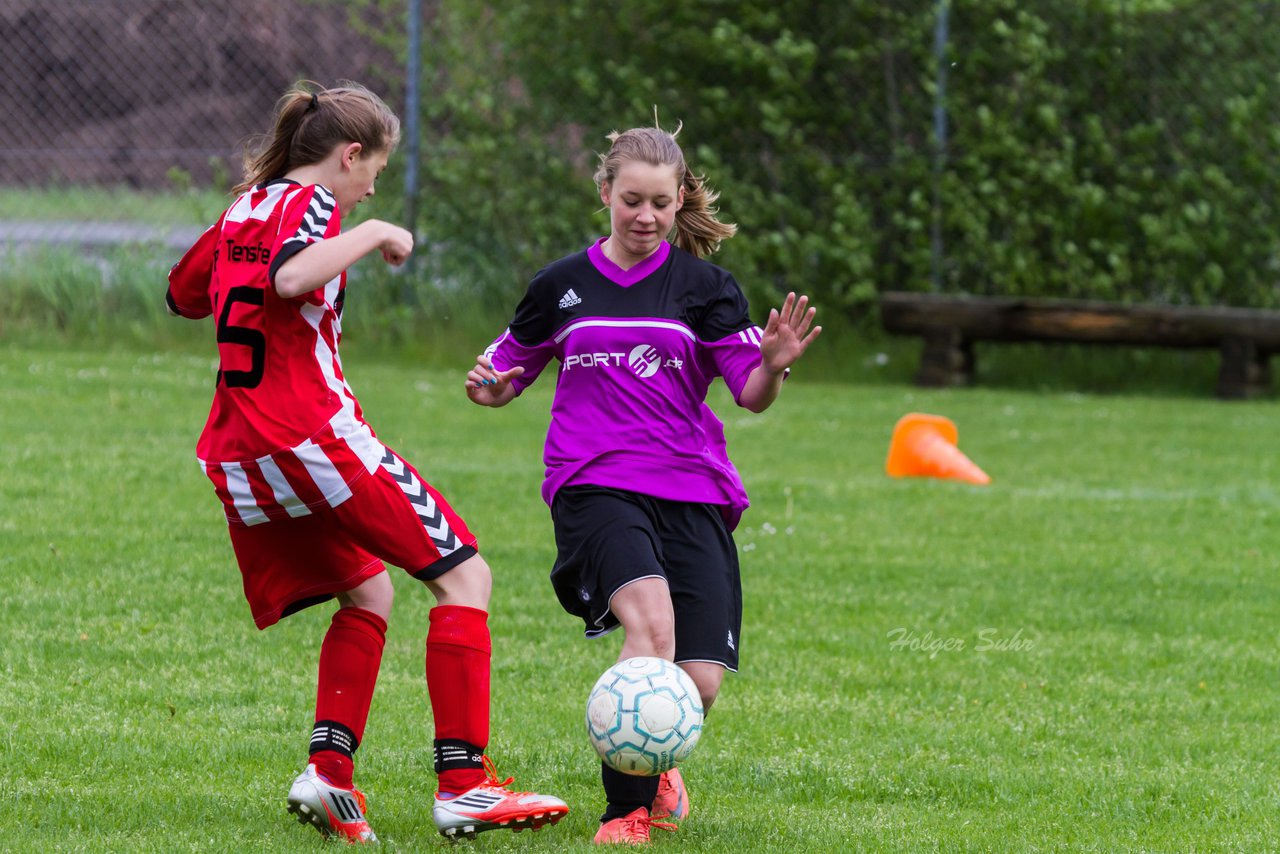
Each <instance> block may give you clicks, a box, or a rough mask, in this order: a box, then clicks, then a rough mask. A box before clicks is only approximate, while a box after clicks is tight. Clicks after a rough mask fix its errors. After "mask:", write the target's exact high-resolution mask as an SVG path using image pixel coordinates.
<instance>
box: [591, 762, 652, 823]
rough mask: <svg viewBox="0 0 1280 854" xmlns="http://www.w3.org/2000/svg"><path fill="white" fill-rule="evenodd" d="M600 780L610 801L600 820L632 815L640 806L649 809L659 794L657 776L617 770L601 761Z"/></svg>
mask: <svg viewBox="0 0 1280 854" xmlns="http://www.w3.org/2000/svg"><path fill="white" fill-rule="evenodd" d="M600 780H601V782H603V783H604V796H605V798H606V799H607V800H608V801H609V806H607V807H606V808H605V811H604V815H602V816H601V817H600V821H602V822H605V821H612V820H613V819H615V818H622V817H623V816H626V815H630V814H631V813H633V812H635V811H636V810H637V809H639V808H640V807H644V808H645V810H646V811H647V810H648V809H649V808H650V807H652V806H653V799H654V798H656V797H657V796H658V778H657V777H636V776H633V775H631V774H623V773H622V772H621V771H615V770H613V769H612V768H610V767H609V766H608V765H605V764H604V763H603V762H601V763H600Z"/></svg>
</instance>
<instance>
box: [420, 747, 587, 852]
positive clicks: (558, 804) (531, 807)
mask: <svg viewBox="0 0 1280 854" xmlns="http://www.w3.org/2000/svg"><path fill="white" fill-rule="evenodd" d="M484 770H485V773H486V774H488V779H487V780H485V781H484V782H483V783H481V784H480V785H478V786H475V787H474V788H471V789H468V790H467V791H465V792H463V793H462V794H460V795H458V796H457V797H454V798H442V797H440V796H439V795H438V794H437V795H436V800H435V805H434V806H433V807H432V808H431V818H432V820H433V821H435V823H436V829H437V830H439V831H440V833H441V834H442V835H443V836H445V837H446V838H448V839H457V838H458V837H465V838H467V839H475V838H476V834H477V833H482V832H484V831H486V830H514V831H516V832H519V831H521V830H524V829H525V828H528V829H530V830H537V829H538V828H540V827H542V826H543V825H547V824H555V823H556V822H557V821H559V820H560V819H562V818H564V817H565V816H566V815H568V813H569V806H568V805H567V804H566V803H565V802H564V801H562V800H560V799H559V798H553V797H551V796H550V795H539V794H537V793H536V792H513V791H511V790H510V789H508V788H507V786H508V785H510V784H511V781H512V780H513V779H514V778H512V777H508V778H507V779H506V780H501V781H500V780H499V779H498V775H497V773H496V772H495V771H494V768H493V763H492V762H490V761H489V757H488V756H486V757H485V758H484Z"/></svg>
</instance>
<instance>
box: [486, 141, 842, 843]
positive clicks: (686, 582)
mask: <svg viewBox="0 0 1280 854" xmlns="http://www.w3.org/2000/svg"><path fill="white" fill-rule="evenodd" d="M678 132H679V131H678V130H677V133H678ZM610 140H611V141H612V146H611V148H610V150H609V152H608V153H607V154H605V155H603V156H602V157H601V159H600V167H599V169H598V170H597V171H596V175H595V180H596V185H597V188H598V190H599V193H600V199H601V201H603V202H604V204H605V206H606V207H608V209H609V219H610V233H609V235H608V236H607V237H604V238H601V239H600V240H598V241H597V242H596V243H595V244H594V245H592V246H590V247H588V248H587V249H585V250H583V251H582V252H578V253H575V254H574V255H570V256H568V257H566V258H562V259H560V260H558V261H555V262H553V263H552V264H550V265H548V266H547V267H546V268H544V269H543V270H542V271H541V272H539V273H538V275H537V276H535V277H534V279H533V281H532V282H531V283H530V285H529V288H528V291H527V292H526V294H525V296H524V298H523V299H522V300H521V302H520V304H519V306H518V307H517V308H516V312H515V316H514V317H513V319H512V321H511V324H510V326H509V327H508V328H507V329H506V330H505V331H504V332H503V334H502V335H500V336H499V337H498V339H497V340H496V341H495V342H494V343H493V344H492V345H491V346H490V347H489V348H488V349H487V350H486V351H485V353H484V354H483V355H482V356H480V357H479V358H478V359H477V362H476V366H475V367H474V368H472V369H471V371H470V372H469V373H468V374H467V382H466V389H467V396H468V397H470V398H471V400H472V401H473V402H475V403H478V404H480V405H482V406H494V407H497V406H505V405H506V404H507V403H510V402H511V400H512V399H514V398H515V397H516V396H517V395H519V394H520V393H521V392H522V391H523V390H524V389H525V388H526V387H527V386H528V385H529V384H530V383H532V382H533V381H534V380H535V379H536V378H537V376H538V375H539V373H541V371H542V370H543V368H545V367H546V365H547V364H548V363H549V362H550V360H551V359H552V357H554V358H556V359H557V360H558V362H559V364H560V368H559V376H558V378H557V380H556V394H555V400H554V402H553V403H552V407H551V423H550V427H549V428H548V430H547V440H546V446H545V450H544V462H545V463H546V479H545V481H544V484H543V490H542V492H543V498H544V499H545V500H546V501H547V503H548V505H550V507H551V517H552V521H553V524H554V528H555V536H556V546H557V549H558V556H557V559H556V563H555V566H554V568H553V569H552V573H551V579H552V584H553V586H554V587H555V590H556V594H557V596H558V597H559V599H560V602H561V604H562V605H563V606H564V608H565V610H567V611H568V612H569V613H571V614H575V615H577V616H579V617H581V618H582V619H583V621H584V622H585V624H586V634H587V636H588V637H592V636H598V635H602V634H604V633H606V632H609V631H612V630H613V629H615V628H617V627H618V626H621V627H622V629H623V631H624V633H625V639H624V641H623V644H622V649H621V651H620V653H619V660H622V659H625V658H630V657H633V656H640V655H647V656H657V657H660V658H664V659H667V660H668V661H675V662H677V663H678V664H680V666H681V667H683V668H684V669H685V670H686V671H687V672H688V673H689V675H690V676H691V677H693V680H694V682H695V683H696V684H697V685H698V690H699V693H700V694H701V695H702V702H703V706H704V708H707V709H709V708H710V707H711V704H712V703H713V702H714V701H715V698H716V694H717V692H718V691H719V689H720V683H721V681H722V679H723V678H724V674H725V671H726V670H736V669H737V665H738V648H739V646H740V638H739V634H740V627H741V621H742V585H741V580H740V578H739V572H738V557H737V548H736V546H735V545H734V542H733V537H732V531H733V529H734V527H735V526H736V524H737V522H738V519H739V518H740V516H741V514H742V511H743V510H744V509H745V508H746V506H747V497H746V492H745V490H744V489H743V486H742V481H741V479H740V478H739V477H738V473H737V470H736V469H735V468H734V466H733V463H732V462H730V460H729V458H728V455H727V453H726V448H725V440H724V430H723V426H722V425H721V423H720V421H719V420H718V419H717V418H716V416H715V414H714V413H713V412H712V411H711V409H710V408H709V407H708V406H707V405H706V396H707V390H708V388H709V387H710V384H711V382H712V381H713V380H714V379H715V378H716V377H720V378H722V379H723V380H724V382H725V383H726V385H727V386H728V387H729V389H730V391H731V392H732V393H733V396H734V399H735V400H736V402H737V403H738V405H740V406H743V407H745V408H747V409H749V410H751V411H753V412H763V411H764V410H765V409H767V408H768V407H769V405H770V404H772V403H773V401H774V400H775V399H776V398H777V397H778V393H779V392H780V391H781V389H782V382H783V379H784V377H785V375H786V373H787V370H788V368H790V366H791V365H792V364H794V363H795V362H796V360H797V359H799V358H800V356H801V355H803V354H804V352H805V350H806V349H807V348H808V346H809V345H810V344H811V343H813V341H814V339H815V338H817V337H818V334H819V333H820V332H821V331H822V328H821V327H819V326H813V318H814V314H815V310H814V309H813V308H810V307H809V306H808V298H807V297H804V296H801V297H799V298H797V297H796V295H795V294H794V293H791V294H788V295H787V298H786V300H785V301H784V302H783V304H782V307H781V308H780V309H772V310H771V311H770V312H769V319H768V322H767V323H766V325H765V327H764V328H763V329H761V328H759V327H758V326H755V325H754V324H753V323H752V322H751V320H750V317H749V315H748V308H747V301H746V298H745V297H744V296H743V294H742V290H741V288H740V287H739V286H738V284H737V282H735V281H734V279H733V277H732V276H731V275H730V274H729V273H728V272H726V271H725V270H723V269H721V268H719V267H717V266H715V265H713V264H710V263H708V262H706V261H703V260H701V259H702V256H704V255H708V254H710V253H712V252H714V251H715V250H716V249H717V248H718V247H719V245H720V242H721V241H722V240H724V239H726V238H729V237H731V236H733V234H734V233H735V232H736V231H737V227H736V226H735V225H732V224H729V223H723V222H720V221H719V220H718V219H717V218H716V213H717V211H716V208H715V207H714V202H715V200H716V198H717V194H716V193H714V192H712V191H711V189H710V188H709V187H707V185H706V184H705V183H704V181H703V179H702V178H701V177H700V176H697V175H695V174H694V173H693V171H692V170H691V169H690V168H689V167H688V166H687V165H686V163H685V159H684V154H683V152H682V151H681V150H680V146H679V145H678V144H677V143H676V140H675V135H674V134H670V133H667V132H665V131H663V130H661V129H658V128H634V129H632V130H628V131H626V132H624V133H614V134H612V135H610ZM673 229H674V231H675V235H674V236H675V245H674V246H673V245H672V244H671V243H669V242H668V240H667V238H668V236H669V235H671V233H672V230H673ZM601 774H602V780H603V783H604V790H605V796H606V799H607V801H608V806H607V808H606V810H605V813H604V815H603V816H602V817H601V827H600V830H599V832H598V833H597V834H596V837H595V841H596V842H597V843H602V844H609V843H637V842H646V841H648V839H649V831H650V828H651V827H653V826H655V825H656V826H659V827H664V828H667V829H672V828H674V827H675V826H674V825H672V824H670V823H669V822H660V821H656V819H662V818H684V817H685V816H687V815H688V814H689V800H688V793H687V792H686V790H685V787H684V782H683V780H682V779H681V777H680V772H679V771H677V770H672V771H669V772H667V773H666V774H663V775H662V776H661V777H633V776H628V775H626V774H622V773H620V772H618V771H615V770H613V769H611V768H609V767H608V766H605V765H603V764H602V765H601Z"/></svg>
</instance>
